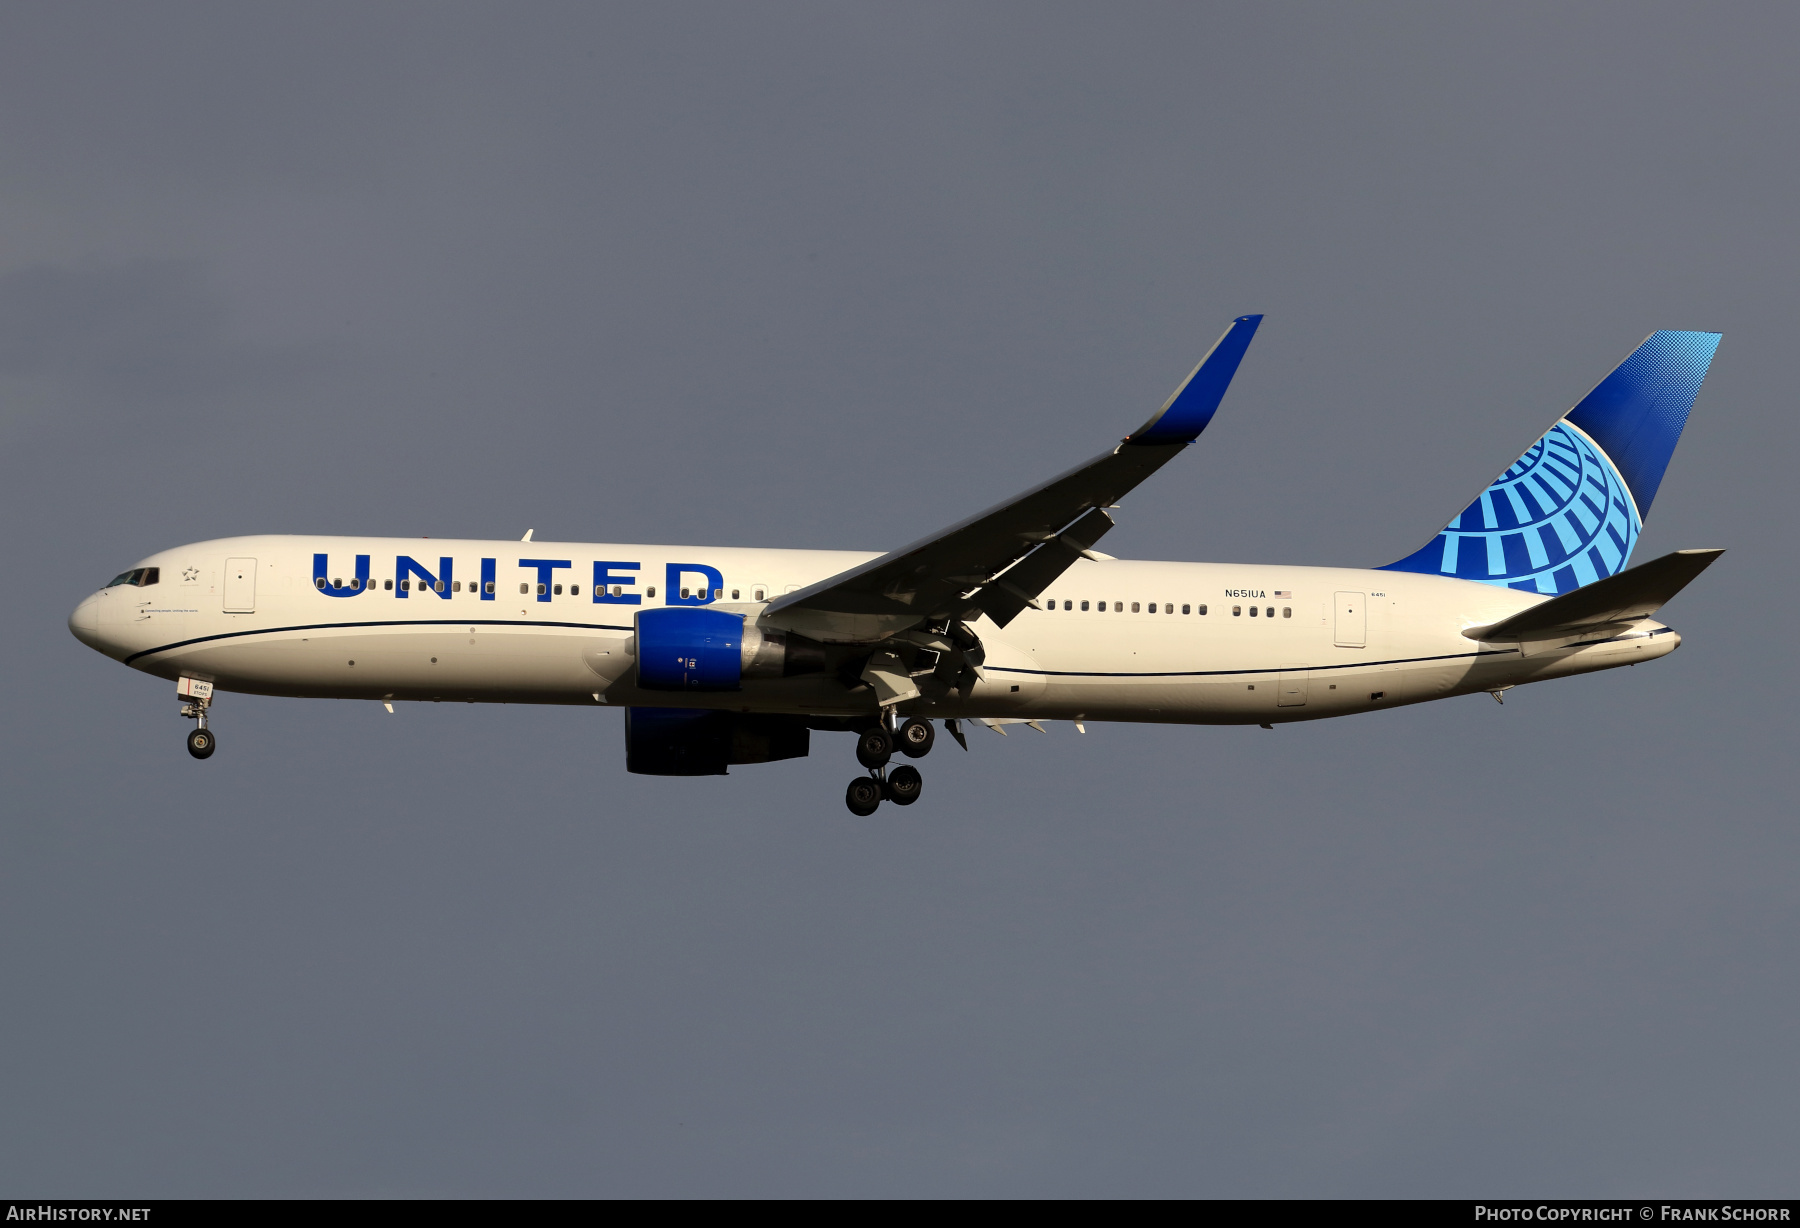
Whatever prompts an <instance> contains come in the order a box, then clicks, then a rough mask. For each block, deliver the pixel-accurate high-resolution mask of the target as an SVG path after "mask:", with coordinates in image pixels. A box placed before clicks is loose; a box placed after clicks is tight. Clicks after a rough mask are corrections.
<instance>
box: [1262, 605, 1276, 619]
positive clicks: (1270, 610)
mask: <svg viewBox="0 0 1800 1228" xmlns="http://www.w3.org/2000/svg"><path fill="white" fill-rule="evenodd" d="M1263 613H1264V614H1267V615H1268V616H1269V617H1270V618H1274V617H1275V607H1274V606H1270V607H1269V608H1268V609H1266V610H1264V611H1263Z"/></svg>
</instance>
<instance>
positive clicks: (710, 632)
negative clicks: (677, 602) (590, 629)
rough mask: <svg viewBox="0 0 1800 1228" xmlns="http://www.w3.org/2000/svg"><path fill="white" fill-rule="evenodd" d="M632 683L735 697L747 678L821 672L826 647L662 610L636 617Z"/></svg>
mask: <svg viewBox="0 0 1800 1228" xmlns="http://www.w3.org/2000/svg"><path fill="white" fill-rule="evenodd" d="M636 653H637V683H638V685H639V686H641V687H643V688H644V689H645V690H647V691H736V690H738V689H740V687H741V685H742V682H743V680H744V679H746V678H753V679H754V678H787V677H791V676H792V675H794V674H815V673H818V672H819V671H821V670H823V669H824V668H825V664H826V662H825V646H824V645H823V644H817V643H814V642H813V641H812V640H809V639H806V638H804V637H802V636H798V635H789V634H787V633H786V632H782V631H764V630H761V629H760V628H758V627H757V626H756V624H755V623H753V622H750V621H749V620H748V619H746V618H745V617H744V616H743V615H742V614H728V613H726V612H725V611H724V610H707V609H696V608H694V607H691V606H665V607H663V608H661V609H655V610H644V611H643V612H641V613H640V614H639V615H638V616H637V643H636Z"/></svg>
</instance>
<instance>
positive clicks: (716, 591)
mask: <svg viewBox="0 0 1800 1228" xmlns="http://www.w3.org/2000/svg"><path fill="white" fill-rule="evenodd" d="M724 595H725V590H724V589H722V588H715V589H714V590H713V600H714V601H717V600H718V599H719V598H721V597H723V596H724Z"/></svg>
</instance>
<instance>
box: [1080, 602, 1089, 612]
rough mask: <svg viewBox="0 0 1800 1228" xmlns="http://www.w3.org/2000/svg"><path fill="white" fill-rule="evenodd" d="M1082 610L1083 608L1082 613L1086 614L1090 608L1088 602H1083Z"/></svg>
mask: <svg viewBox="0 0 1800 1228" xmlns="http://www.w3.org/2000/svg"><path fill="white" fill-rule="evenodd" d="M1081 608H1082V611H1083V612H1086V610H1087V608H1088V603H1087V602H1085V601H1084V602H1082V603H1081Z"/></svg>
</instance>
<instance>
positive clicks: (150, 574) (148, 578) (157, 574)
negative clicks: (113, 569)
mask: <svg viewBox="0 0 1800 1228" xmlns="http://www.w3.org/2000/svg"><path fill="white" fill-rule="evenodd" d="M160 579H162V568H160V567H134V568H132V569H131V570H130V571H121V572H120V573H119V574H118V575H116V576H114V577H113V578H112V581H111V582H110V583H109V584H107V586H106V587H107V588H117V587H118V586H119V585H121V584H129V585H131V586H132V587H133V588H149V587H150V586H151V585H152V584H155V583H156V582H157V581H158V580H160Z"/></svg>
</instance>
